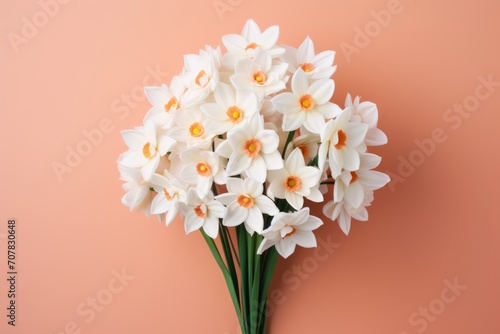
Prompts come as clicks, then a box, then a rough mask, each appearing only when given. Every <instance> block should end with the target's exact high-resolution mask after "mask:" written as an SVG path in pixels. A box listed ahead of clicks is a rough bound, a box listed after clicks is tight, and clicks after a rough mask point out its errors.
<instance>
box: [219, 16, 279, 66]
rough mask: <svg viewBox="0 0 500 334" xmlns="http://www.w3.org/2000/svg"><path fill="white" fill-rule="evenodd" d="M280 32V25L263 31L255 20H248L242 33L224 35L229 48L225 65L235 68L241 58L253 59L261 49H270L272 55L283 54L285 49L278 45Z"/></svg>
mask: <svg viewBox="0 0 500 334" xmlns="http://www.w3.org/2000/svg"><path fill="white" fill-rule="evenodd" d="M279 33H280V31H279V27H278V26H271V27H269V28H267V29H266V30H265V31H264V32H261V31H260V28H259V26H258V25H257V23H255V21H254V20H248V21H247V22H246V24H245V26H244V27H243V32H242V34H241V35H237V34H229V35H225V36H222V43H224V46H225V47H226V49H227V53H226V54H225V55H224V57H223V58H222V59H223V64H224V66H226V67H229V68H234V66H235V65H236V63H237V62H238V61H239V60H241V59H245V58H250V59H253V58H254V57H255V55H256V53H258V52H259V51H260V50H266V51H268V52H269V54H270V55H271V56H272V57H277V56H279V55H281V54H283V52H285V49H283V48H281V47H279V46H276V41H277V40H278V37H279Z"/></svg>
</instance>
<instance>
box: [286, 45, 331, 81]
mask: <svg viewBox="0 0 500 334" xmlns="http://www.w3.org/2000/svg"><path fill="white" fill-rule="evenodd" d="M283 47H284V48H285V53H284V54H283V55H282V56H281V57H282V59H283V61H285V62H287V63H288V64H289V65H290V66H289V68H288V70H289V71H290V72H292V73H294V72H295V71H296V70H297V69H298V68H301V69H302V70H303V71H304V72H305V74H306V75H307V76H308V77H309V78H310V79H329V78H330V77H331V76H332V75H333V73H335V70H336V69H337V66H333V61H334V59H335V51H323V52H321V53H318V54H315V52H314V43H313V41H312V40H311V38H309V36H307V37H306V39H305V40H304V42H302V44H300V46H299V48H298V49H296V48H294V47H291V46H286V45H284V46H283Z"/></svg>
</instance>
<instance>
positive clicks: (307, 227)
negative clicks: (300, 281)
mask: <svg viewBox="0 0 500 334" xmlns="http://www.w3.org/2000/svg"><path fill="white" fill-rule="evenodd" d="M321 225H323V222H322V221H321V219H319V218H317V217H314V216H310V215H309V208H303V209H301V210H299V211H297V212H293V213H285V212H280V213H278V214H276V215H275V216H274V217H273V220H272V221H271V226H269V228H267V229H266V230H265V231H263V232H262V233H261V234H262V235H263V236H264V240H262V243H261V244H260V246H259V249H258V250H257V254H262V253H263V252H264V251H265V250H266V249H268V248H269V247H271V246H275V247H276V250H277V251H278V253H279V254H280V255H281V256H283V257H284V258H285V259H286V258H287V257H289V256H290V255H292V253H293V252H294V251H295V246H296V245H299V246H301V247H305V248H313V247H316V246H317V243H316V237H315V236H314V233H313V232H312V231H313V230H315V229H317V228H318V227H320V226H321Z"/></svg>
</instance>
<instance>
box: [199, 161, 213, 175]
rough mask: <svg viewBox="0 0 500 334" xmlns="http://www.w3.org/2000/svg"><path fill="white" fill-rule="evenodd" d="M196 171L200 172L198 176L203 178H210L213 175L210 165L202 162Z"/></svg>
mask: <svg viewBox="0 0 500 334" xmlns="http://www.w3.org/2000/svg"><path fill="white" fill-rule="evenodd" d="M196 171H197V172H198V175H201V176H210V175H212V173H211V172H212V171H211V169H210V166H209V165H208V164H205V163H202V162H200V163H199V164H197V165H196Z"/></svg>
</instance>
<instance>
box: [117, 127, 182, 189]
mask: <svg viewBox="0 0 500 334" xmlns="http://www.w3.org/2000/svg"><path fill="white" fill-rule="evenodd" d="M121 133H122V137H123V141H124V142H125V144H127V146H128V148H129V150H128V151H127V152H125V153H124V155H123V157H122V158H121V160H120V164H122V165H124V166H128V167H131V168H140V170H141V173H142V176H143V178H144V179H145V180H150V179H151V177H152V176H153V173H154V172H155V171H156V168H157V167H158V165H159V164H160V158H161V157H162V156H164V155H165V154H167V152H168V151H169V150H170V149H171V148H172V147H173V146H174V144H175V140H174V139H172V138H170V137H168V136H164V135H161V132H158V131H157V129H156V126H155V124H154V123H153V122H152V121H147V122H146V123H145V124H144V126H141V127H136V128H135V129H133V130H124V131H122V132H121Z"/></svg>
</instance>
